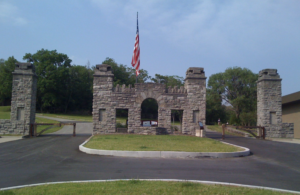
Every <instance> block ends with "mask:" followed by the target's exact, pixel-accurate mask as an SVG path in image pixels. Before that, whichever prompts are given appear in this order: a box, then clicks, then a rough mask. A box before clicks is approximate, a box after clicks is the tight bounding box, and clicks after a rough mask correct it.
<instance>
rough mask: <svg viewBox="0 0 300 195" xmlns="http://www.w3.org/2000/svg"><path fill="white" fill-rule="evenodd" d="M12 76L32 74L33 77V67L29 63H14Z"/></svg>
mask: <svg viewBox="0 0 300 195" xmlns="http://www.w3.org/2000/svg"><path fill="white" fill-rule="evenodd" d="M15 65H16V66H15V70H14V72H13V74H25V75H26V74H33V75H35V68H34V65H33V64H31V63H20V62H19V63H16V64H15Z"/></svg>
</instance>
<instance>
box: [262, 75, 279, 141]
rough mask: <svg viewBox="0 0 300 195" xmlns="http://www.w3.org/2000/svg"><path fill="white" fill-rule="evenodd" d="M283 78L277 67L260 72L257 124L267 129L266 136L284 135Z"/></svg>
mask: <svg viewBox="0 0 300 195" xmlns="http://www.w3.org/2000/svg"><path fill="white" fill-rule="evenodd" d="M281 106H282V103H281V78H280V76H279V74H278V73H277V70H276V69H264V70H261V71H260V72H259V77H258V81H257V126H263V127H265V129H266V137H274V138H276V137H282V136H281V128H282V108H281Z"/></svg>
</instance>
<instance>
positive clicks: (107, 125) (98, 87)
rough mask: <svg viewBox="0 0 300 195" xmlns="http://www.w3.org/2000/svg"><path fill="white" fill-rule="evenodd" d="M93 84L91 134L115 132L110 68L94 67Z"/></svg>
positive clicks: (112, 76) (104, 66) (107, 66)
mask: <svg viewBox="0 0 300 195" xmlns="http://www.w3.org/2000/svg"><path fill="white" fill-rule="evenodd" d="M93 76H94V82H93V91H94V92H93V134H97V133H110V132H115V126H116V125H115V124H116V123H115V119H116V114H115V110H114V107H113V104H112V99H111V94H112V90H113V78H114V75H113V73H112V68H111V66H109V65H106V64H98V65H96V68H95V72H94V75H93Z"/></svg>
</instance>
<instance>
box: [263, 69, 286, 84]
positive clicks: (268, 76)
mask: <svg viewBox="0 0 300 195" xmlns="http://www.w3.org/2000/svg"><path fill="white" fill-rule="evenodd" d="M263 80H279V81H281V78H280V76H279V74H278V73H277V69H263V70H261V71H259V74H258V81H257V82H260V81H263Z"/></svg>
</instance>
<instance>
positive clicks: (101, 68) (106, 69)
mask: <svg viewBox="0 0 300 195" xmlns="http://www.w3.org/2000/svg"><path fill="white" fill-rule="evenodd" d="M94 73H95V74H94V76H114V75H113V71H112V68H111V66H110V65H107V64H97V65H96V68H95V71H94Z"/></svg>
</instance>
